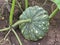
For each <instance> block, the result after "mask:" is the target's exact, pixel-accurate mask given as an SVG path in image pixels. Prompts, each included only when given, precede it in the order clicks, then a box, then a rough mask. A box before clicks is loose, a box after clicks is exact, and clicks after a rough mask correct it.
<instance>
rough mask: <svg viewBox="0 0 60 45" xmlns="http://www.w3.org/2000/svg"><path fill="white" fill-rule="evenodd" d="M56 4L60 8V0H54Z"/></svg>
mask: <svg viewBox="0 0 60 45" xmlns="http://www.w3.org/2000/svg"><path fill="white" fill-rule="evenodd" d="M52 1H53V2H54V3H55V4H56V5H57V7H58V8H59V9H60V0H52Z"/></svg>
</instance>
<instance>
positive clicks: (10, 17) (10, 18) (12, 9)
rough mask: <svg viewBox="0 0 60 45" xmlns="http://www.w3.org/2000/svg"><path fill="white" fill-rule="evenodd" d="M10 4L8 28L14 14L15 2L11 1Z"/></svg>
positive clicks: (14, 0)
mask: <svg viewBox="0 0 60 45" xmlns="http://www.w3.org/2000/svg"><path fill="white" fill-rule="evenodd" d="M12 2H13V3H12V8H11V11H10V16H9V24H10V26H11V25H12V23H13V14H14V7H15V3H16V0H13V1H12Z"/></svg>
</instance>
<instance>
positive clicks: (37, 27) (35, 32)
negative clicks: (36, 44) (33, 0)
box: [19, 6, 49, 41]
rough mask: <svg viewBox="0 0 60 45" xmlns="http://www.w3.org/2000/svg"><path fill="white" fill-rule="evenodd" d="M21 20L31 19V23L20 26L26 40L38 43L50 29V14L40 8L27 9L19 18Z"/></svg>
mask: <svg viewBox="0 0 60 45" xmlns="http://www.w3.org/2000/svg"><path fill="white" fill-rule="evenodd" d="M19 19H20V20H27V19H31V22H27V23H22V24H21V25H19V28H20V29H21V33H22V34H23V36H24V37H25V39H28V40H32V41H37V40H39V39H42V38H43V37H44V36H45V34H46V33H47V32H48V29H49V16H48V13H47V12H46V11H45V10H44V9H43V8H42V7H38V6H34V7H29V8H27V9H26V10H25V11H24V12H23V14H22V15H21V16H20V17H19Z"/></svg>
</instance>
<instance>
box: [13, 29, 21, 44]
mask: <svg viewBox="0 0 60 45" xmlns="http://www.w3.org/2000/svg"><path fill="white" fill-rule="evenodd" d="M12 32H13V33H14V34H15V36H16V38H17V40H18V42H19V44H20V45H22V43H21V40H20V38H19V36H18V35H17V33H16V32H15V30H14V29H12Z"/></svg>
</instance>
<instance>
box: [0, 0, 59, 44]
mask: <svg viewBox="0 0 60 45" xmlns="http://www.w3.org/2000/svg"><path fill="white" fill-rule="evenodd" d="M20 1H21V5H22V9H23V10H24V1H23V0H20ZM44 1H45V0H29V6H34V5H38V6H42V4H43V3H44ZM0 2H1V3H0V6H2V5H3V3H4V0H0ZM51 6H52V2H51V1H50V0H48V1H47V2H46V4H45V5H44V6H42V7H43V8H44V9H45V10H47V11H48V12H49V14H50V13H51V12H52V9H51ZM53 7H54V8H55V6H53ZM21 13H22V12H21V10H19V8H17V7H16V8H15V13H14V22H16V21H17V20H18V16H19V15H20V14H21ZM2 17H4V19H2ZM2 17H1V18H0V28H5V27H7V26H8V24H9V23H8V22H9V21H8V20H9V19H8V18H9V11H8V9H7V8H3V10H2ZM15 30H16V32H17V33H18V35H19V37H20V39H21V41H22V43H23V45H60V12H58V13H57V14H56V16H55V17H54V19H52V20H51V21H50V28H49V32H48V34H47V35H46V36H45V37H44V38H43V39H42V40H39V41H37V42H32V41H28V40H25V39H24V37H23V36H22V34H21V33H20V32H19V29H18V28H16V29H15ZM6 33H7V32H0V40H1V39H2V38H4V36H5V34H6ZM6 40H7V41H3V42H2V43H3V44H1V43H0V45H19V43H18V41H17V39H16V38H15V36H14V34H13V33H12V32H11V33H10V34H9V36H8V38H7V39H6Z"/></svg>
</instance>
